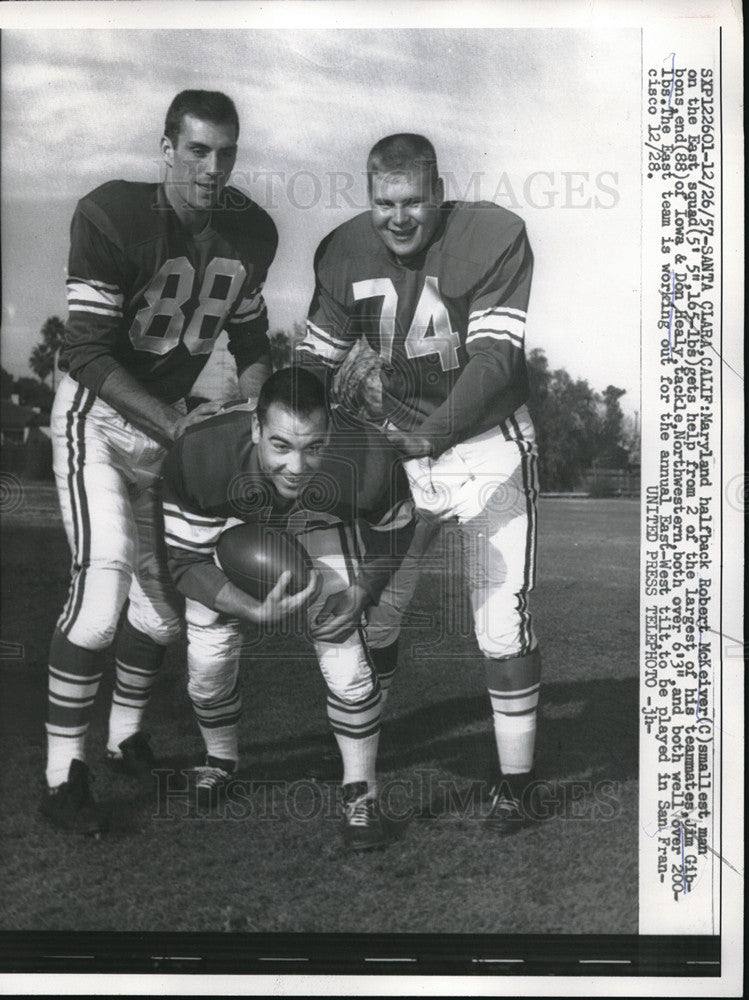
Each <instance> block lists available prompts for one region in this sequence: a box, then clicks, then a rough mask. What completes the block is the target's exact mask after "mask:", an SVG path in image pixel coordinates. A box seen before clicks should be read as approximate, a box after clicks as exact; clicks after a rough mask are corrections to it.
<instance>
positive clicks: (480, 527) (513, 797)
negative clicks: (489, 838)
mask: <svg viewBox="0 0 749 1000" xmlns="http://www.w3.org/2000/svg"><path fill="white" fill-rule="evenodd" d="M508 444H509V447H510V448H517V449H518V452H517V454H519V455H520V459H519V462H518V464H516V466H515V468H514V469H512V470H511V471H510V470H509V465H510V464H511V462H512V461H514V459H513V456H512V452H509V453H508V449H507V448H505V449H501V450H500V454H503V455H504V456H505V458H506V459H507V461H506V463H505V464H506V466H507V468H506V470H505V471H506V474H505V475H504V476H502V475H499V476H498V477H497V478H496V479H493V478H487V480H486V482H485V484H484V490H483V493H484V494H485V495H484V496H482V497H481V501H480V503H478V504H477V507H478V508H479V509H478V510H477V511H476V508H475V507H474V508H473V510H472V511H471V514H472V516H470V517H465V518H461V519H460V520H461V535H462V538H463V543H464V555H465V565H466V573H467V579H468V587H469V592H470V597H471V603H472V607H473V615H474V626H475V631H476V638H477V640H478V644H479V647H480V649H481V651H482V652H483V653H484V655H485V657H487V659H486V675H487V687H488V690H489V696H490V699H491V704H492V714H493V724H494V735H495V742H496V747H497V756H498V758H499V766H500V778H499V780H498V781H497V782H496V785H495V788H494V790H493V796H492V808H491V811H490V814H489V817H488V821H487V822H488V825H489V826H490V828H492V829H494V830H495V831H496V832H498V833H510V832H514V831H515V830H517V829H519V828H520V826H522V822H523V819H524V818H525V817H524V812H523V799H524V796H525V795H526V792H527V790H528V789H529V788H530V786H531V785H532V781H533V772H532V768H533V756H534V750H535V739H536V718H537V705H538V693H539V682H540V673H541V659H540V654H539V651H538V645H537V642H536V638H535V635H534V632H533V623H532V618H531V614H530V611H529V610H528V593H529V592H530V591H531V590H532V589H533V584H534V576H535V542H536V519H535V499H536V485H537V484H536V480H535V471H534V470H535V455H534V452H533V450H532V447H531V446H530V445H528V448H527V449H526V450H524V447H525V446H522V445H521V444H520V443H519V442H517V441H510V442H508ZM469 458H470V456H469ZM498 464H500V465H501V462H500V463H498Z"/></svg>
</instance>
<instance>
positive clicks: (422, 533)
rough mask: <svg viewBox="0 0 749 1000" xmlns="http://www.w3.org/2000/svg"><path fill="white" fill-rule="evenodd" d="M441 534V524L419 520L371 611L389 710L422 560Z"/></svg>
mask: <svg viewBox="0 0 749 1000" xmlns="http://www.w3.org/2000/svg"><path fill="white" fill-rule="evenodd" d="M438 530H439V524H438V523H437V522H434V521H426V520H424V519H422V518H419V519H418V520H417V522H416V528H415V531H414V536H413V539H412V541H411V544H410V546H409V549H408V552H407V553H406V555H405V556H404V558H403V561H402V562H401V564H400V566H399V567H398V568H397V569H396V571H395V572H394V573H393V575H392V577H391V578H390V580H389V581H388V584H387V586H386V587H385V589H384V590H383V591H382V594H381V595H380V599H379V601H378V602H377V604H375V605H373V606H372V607H371V608H369V609H368V610H367V624H366V628H365V638H366V643H367V648H368V649H369V654H370V657H371V659H372V662H373V663H374V666H375V670H376V671H377V676H378V678H379V681H380V688H381V690H382V708H383V711H384V709H385V704H386V702H387V698H388V694H389V692H390V686H391V684H392V682H393V678H394V676H395V671H396V668H397V665H398V641H399V638H400V633H401V629H402V626H403V619H404V616H405V615H406V612H407V611H408V607H409V605H410V603H411V599H412V598H413V595H414V591H415V590H416V584H417V583H418V579H419V570H420V567H421V563H422V560H423V559H424V557H425V555H426V552H427V550H428V548H429V546H430V545H431V543H432V541H433V539H434V537H435V536H436V534H437V532H438Z"/></svg>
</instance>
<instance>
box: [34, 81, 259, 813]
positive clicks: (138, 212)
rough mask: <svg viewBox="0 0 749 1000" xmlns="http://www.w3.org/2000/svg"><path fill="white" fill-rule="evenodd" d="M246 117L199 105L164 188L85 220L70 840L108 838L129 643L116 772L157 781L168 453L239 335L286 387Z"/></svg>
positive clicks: (210, 102) (76, 275)
mask: <svg viewBox="0 0 749 1000" xmlns="http://www.w3.org/2000/svg"><path fill="white" fill-rule="evenodd" d="M238 136H239V118H238V115H237V111H236V108H235V106H234V104H233V102H232V101H231V100H230V99H229V98H228V97H227V96H226V95H224V94H222V93H218V92H215V91H204V90H188V91H182V92H181V93H180V94H178V95H177V96H176V97H175V98H174V100H173V101H172V103H171V105H170V107H169V109H168V111H167V115H166V122H165V125H164V132H163V136H162V139H161V153H162V157H163V163H164V180H163V182H162V183H158V184H156V183H153V184H147V183H131V182H127V181H110V182H109V183H106V184H103V185H102V186H101V187H99V188H97V189H96V190H94V191H92V192H91V193H90V194H88V195H86V196H85V197H84V198H82V199H81V200H80V202H79V203H78V206H77V208H76V211H75V214H74V216H73V221H72V224H71V236H70V256H69V266H68V280H67V288H68V306H69V315H68V321H67V324H66V331H65V339H64V344H63V348H62V350H61V352H60V368H61V369H62V371H63V372H64V373H65V374H64V376H63V378H62V379H61V382H60V386H59V389H58V392H57V395H56V398H55V403H54V407H53V412H52V420H51V430H52V439H53V449H54V471H55V478H56V482H57V487H58V492H59V497H60V505H61V508H62V514H63V520H64V523H65V527H66V531H67V535H68V540H69V543H70V547H71V551H72V554H73V567H72V579H71V585H70V591H69V594H68V599H67V602H66V604H65V607H64V608H63V611H62V614H61V616H60V618H59V620H58V622H57V628H56V630H55V633H54V636H53V639H52V644H51V649H50V667H49V700H48V705H49V708H48V719H47V742H48V757H47V770H46V783H47V787H46V790H45V794H44V799H43V806H42V811H43V813H44V814H45V815H46V816H47V817H48V818H49V819H50V820H51V821H52V822H53V823H54V824H55V825H57V826H59V827H62V828H64V829H69V830H74V831H75V830H81V831H83V832H96V831H97V830H101V829H102V828H103V827H104V826H105V825H106V816H105V815H104V811H103V810H102V809H100V808H99V807H98V806H97V805H96V804H95V803H94V801H93V799H92V797H91V795H90V793H89V790H88V769H87V767H86V764H85V740H86V732H87V729H88V724H89V719H90V716H91V711H92V706H93V703H94V698H95V696H96V693H97V690H98V686H99V680H100V678H101V674H102V664H103V656H104V651H105V650H106V649H107V648H108V647H109V646H110V645H111V644H112V642H113V641H114V638H115V633H116V630H117V625H118V621H119V618H120V613H121V611H122V609H123V606H124V605H125V602H126V601H128V602H129V604H128V611H127V616H126V619H125V621H124V623H123V625H122V628H121V630H120V632H119V635H118V637H117V643H116V649H115V659H116V682H115V689H114V694H113V699H112V707H111V712H110V717H109V734H108V740H107V749H106V754H105V761H106V763H107V764H108V765H109V766H110V767H111V768H112V769H113V770H116V771H120V772H124V773H125V774H129V775H144V774H147V773H148V772H149V771H150V767H151V765H152V762H153V754H152V751H151V749H150V747H149V744H148V739H147V737H146V736H145V735H144V734H143V732H142V731H141V723H142V716H143V712H144V709H145V705H146V702H147V700H148V696H149V692H150V689H151V687H152V685H153V682H154V679H155V677H156V673H157V670H158V668H159V665H160V663H161V660H162V657H163V654H164V651H165V649H166V647H167V646H168V645H169V644H170V643H171V642H173V641H174V640H175V639H176V638H178V636H179V635H180V633H181V628H182V625H181V617H180V611H179V602H178V596H177V594H176V593H175V591H174V589H173V587H172V585H171V582H170V580H169V573H168V570H167V567H166V549H165V546H164V541H163V519H162V512H161V502H160V496H159V493H158V482H159V477H160V472H161V465H162V462H163V460H164V457H165V454H166V450H167V447H168V446H169V444H170V443H171V442H172V441H174V440H175V439H176V438H178V437H179V436H180V434H182V433H183V432H184V431H185V429H186V428H188V427H189V426H191V425H192V424H194V423H195V422H197V421H199V420H202V419H204V418H205V417H206V416H209V415H210V414H212V413H214V412H215V411H216V410H217V409H218V407H219V403H205V404H201V405H200V406H199V407H197V408H196V409H194V410H193V411H192V412H190V413H189V414H188V413H187V412H186V407H185V406H184V402H183V400H184V397H185V396H186V395H187V394H188V393H189V391H190V389H191V387H192V385H193V383H194V381H195V379H196V378H197V376H198V374H199V373H200V371H201V369H202V368H203V366H204V365H205V363H206V361H207V358H208V355H209V354H210V352H211V350H212V349H213V346H214V343H215V341H216V339H217V337H218V335H219V334H220V333H221V331H222V329H226V330H227V332H228V336H229V350H230V351H231V352H232V354H233V355H234V358H235V360H236V363H237V371H238V376H239V385H240V390H241V392H242V393H243V395H245V396H246V397H252V398H256V397H257V395H258V392H259V389H260V386H261V385H262V383H263V382H264V381H265V379H266V377H267V376H268V374H269V373H270V370H271V366H270V355H269V345H268V338H267V330H268V321H267V314H266V309H265V304H264V301H263V295H262V288H263V283H264V281H265V277H266V274H267V270H268V267H269V266H270V264H271V262H272V261H273V258H274V256H275V252H276V247H277V243H278V238H277V233H276V228H275V226H274V224H273V221H272V220H271V219H270V217H269V216H268V215H267V213H266V212H264V211H263V210H262V209H261V208H259V207H258V206H257V205H256V204H255V203H254V202H252V201H251V200H250V198H248V197H247V196H246V195H244V194H242V193H241V192H240V191H238V190H236V189H233V188H230V187H227V182H228V180H229V175H230V173H231V171H232V168H233V166H234V162H235V159H236V156H237V140H238Z"/></svg>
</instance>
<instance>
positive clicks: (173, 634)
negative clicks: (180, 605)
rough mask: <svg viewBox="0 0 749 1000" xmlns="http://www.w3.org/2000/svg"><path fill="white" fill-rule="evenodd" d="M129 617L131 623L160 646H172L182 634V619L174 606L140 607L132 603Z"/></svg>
mask: <svg viewBox="0 0 749 1000" xmlns="http://www.w3.org/2000/svg"><path fill="white" fill-rule="evenodd" d="M128 618H129V619H130V621H131V623H132V624H133V625H134V626H135V628H137V629H138V631H139V632H143V633H144V634H145V635H147V636H148V638H149V639H152V640H153V641H154V642H155V643H157V644H158V645H159V646H170V645H171V644H172V643H173V642H176V641H177V640H178V639H179V638H180V636H181V635H182V619H181V618H180V617H179V615H178V614H177V612H176V610H174V609H172V608H168V609H166V608H165V609H163V610H160V609H158V608H150V609H146V608H139V607H136V606H134V605H132V604H131V605H130V609H129V611H128Z"/></svg>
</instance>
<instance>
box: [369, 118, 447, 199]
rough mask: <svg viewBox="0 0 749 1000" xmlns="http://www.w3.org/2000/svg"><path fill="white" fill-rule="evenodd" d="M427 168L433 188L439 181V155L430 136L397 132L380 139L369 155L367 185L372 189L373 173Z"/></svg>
mask: <svg viewBox="0 0 749 1000" xmlns="http://www.w3.org/2000/svg"><path fill="white" fill-rule="evenodd" d="M414 168H415V169H417V170H426V171H428V173H429V184H430V187H431V188H434V185H435V184H436V183H437V178H438V176H439V174H438V171H437V154H436V153H435V151H434V146H433V145H432V144H431V142H430V141H429V140H428V139H427V138H426V136H423V135H418V134H417V133H416V132H397V133H396V134H395V135H386V136H385V138H384V139H380V141H379V142H376V143H375V144H374V146H373V147H372V149H371V150H370V152H369V156H368V157H367V185H368V188H369V192H370V194H371V192H372V175H373V174H385V173H396V172H398V171H407V170H413V169H414Z"/></svg>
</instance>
